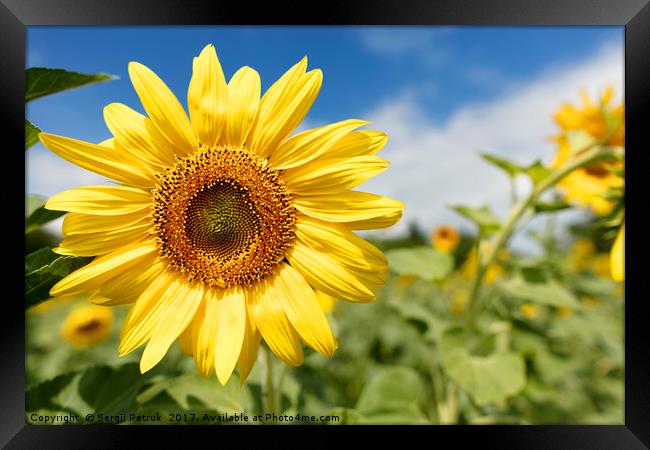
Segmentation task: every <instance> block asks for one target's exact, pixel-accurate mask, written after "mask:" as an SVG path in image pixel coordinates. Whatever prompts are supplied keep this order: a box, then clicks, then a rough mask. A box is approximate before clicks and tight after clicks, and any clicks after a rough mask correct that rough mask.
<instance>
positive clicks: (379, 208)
mask: <svg viewBox="0 0 650 450" xmlns="http://www.w3.org/2000/svg"><path fill="white" fill-rule="evenodd" d="M294 206H295V207H296V209H298V211H300V212H302V213H304V214H307V215H308V216H311V217H316V218H318V219H322V220H327V221H329V222H352V221H360V220H368V219H373V218H375V217H379V216H384V215H386V214H394V213H396V212H399V211H401V210H402V209H404V208H405V205H404V204H403V203H402V202H399V201H397V200H393V199H392V198H388V197H382V196H381V195H375V194H370V193H367V192H357V191H343V192H337V193H336V194H326V195H310V196H299V195H297V196H295V197H294Z"/></svg>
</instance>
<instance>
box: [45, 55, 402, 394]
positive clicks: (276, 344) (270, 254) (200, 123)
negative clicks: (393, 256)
mask: <svg viewBox="0 0 650 450" xmlns="http://www.w3.org/2000/svg"><path fill="white" fill-rule="evenodd" d="M306 69H307V58H306V57H305V58H303V59H302V60H301V61H299V62H298V63H297V64H295V65H294V66H293V67H291V68H290V69H289V70H288V71H287V72H286V73H285V74H284V75H282V77H280V78H279V79H278V80H277V81H276V82H275V83H274V84H273V85H271V87H270V88H269V89H268V90H267V91H266V93H265V94H264V95H263V96H262V97H261V99H260V77H259V75H258V73H257V72H256V71H255V70H253V69H252V68H250V67H242V68H241V69H239V70H238V71H237V72H236V73H235V74H234V75H233V76H232V78H231V79H230V81H228V82H227V83H226V79H225V77H224V74H223V71H222V69H221V65H220V63H219V60H218V58H217V54H216V51H215V49H214V47H213V46H212V45H208V46H206V47H205V48H204V49H203V51H202V52H201V53H200V55H199V56H198V57H196V58H194V62H193V69H192V78H191V81H190V84H189V89H188V95H187V96H188V110H189V118H188V117H187V115H186V113H185V110H184V109H183V107H182V106H181V104H180V103H179V101H178V100H177V99H176V97H175V96H174V94H173V93H172V92H171V91H170V90H169V88H168V87H167V86H166V85H165V84H164V83H163V81H161V80H160V78H158V76H157V75H156V74H155V73H154V72H152V71H151V70H150V69H148V68H147V67H145V66H144V65H142V64H139V63H137V62H131V63H129V66H128V72H129V76H130V79H131V82H132V84H133V87H134V88H135V91H136V93H137V94H138V96H139V98H140V101H141V103H142V106H143V107H144V110H145V111H146V113H147V115H148V117H146V116H144V115H141V114H139V113H138V112H136V111H134V110H133V109H131V108H129V107H127V106H125V105H122V104H116V103H113V104H110V105H108V106H106V108H105V109H104V118H105V121H106V124H107V126H108V128H109V129H110V131H111V133H112V134H113V138H111V139H108V140H106V141H104V142H102V143H100V144H92V143H87V142H82V141H78V140H75V139H71V138H67V137H62V136H55V135H52V134H45V133H41V135H40V139H41V141H42V142H43V144H44V145H45V146H46V147H47V148H49V149H50V150H52V151H53V152H55V153H56V154H58V155H59V156H61V157H63V158H65V159H67V160H69V161H71V162H73V163H75V164H77V165H79V166H81V167H83V168H86V169H89V170H92V171H94V172H96V173H98V174H101V175H104V176H107V177H110V178H112V179H114V180H116V181H117V182H118V185H115V186H106V185H103V186H90V187H80V188H75V189H71V190H68V191H65V192H62V193H60V194H57V195H55V196H53V197H52V198H50V200H49V201H48V202H47V204H46V208H48V209H52V210H59V211H67V212H69V214H67V215H66V217H65V220H64V223H63V236H64V239H63V241H62V242H61V244H60V246H59V247H58V248H56V249H55V251H56V252H57V253H59V254H62V255H75V256H96V258H95V259H94V260H93V261H92V262H91V263H90V264H88V265H86V266H84V267H83V268H81V269H79V270H77V271H75V272H73V273H71V274H70V275H68V276H67V277H65V278H64V279H63V280H61V281H60V282H59V283H57V284H56V285H55V286H54V287H53V288H52V290H51V292H50V293H51V295H53V296H61V295H68V294H74V293H77V292H82V291H86V292H91V293H92V297H91V298H92V300H93V301H94V302H95V303H98V304H102V305H116V304H127V303H133V306H132V307H131V309H130V311H129V313H128V315H127V317H126V319H125V321H124V324H123V327H122V330H121V335H120V346H119V353H120V354H121V355H125V354H127V353H130V352H132V351H133V350H135V349H136V348H138V347H140V346H141V345H143V344H145V343H146V347H145V348H144V352H143V354H142V357H141V361H140V370H141V371H142V372H143V373H144V372H146V371H148V370H149V369H151V368H152V367H153V366H155V365H156V364H157V363H158V362H159V361H160V360H161V359H162V358H163V356H164V355H165V354H166V352H167V350H168V349H169V347H170V346H171V345H172V343H173V342H174V341H175V340H176V339H177V338H179V341H180V347H181V350H182V351H183V352H184V353H186V354H188V355H192V356H193V357H194V360H195V362H196V367H197V369H198V370H199V371H200V372H201V373H202V374H203V375H205V376H209V375H211V374H212V373H215V372H216V375H217V378H218V380H219V381H220V382H221V383H222V384H225V383H226V382H227V381H228V379H229V377H230V375H231V374H232V372H233V370H234V368H235V366H237V365H238V367H239V375H240V379H241V380H242V382H243V381H244V380H245V379H246V377H247V376H248V374H249V373H250V371H251V369H252V367H253V364H254V362H255V359H256V354H257V350H258V347H259V345H260V340H261V338H263V339H264V341H265V342H266V344H267V345H268V347H269V348H270V349H271V350H272V351H273V352H274V353H275V354H276V355H277V356H278V357H279V358H280V359H281V360H283V361H284V362H285V363H287V364H289V365H294V366H295V365H299V364H301V363H302V361H303V350H302V344H301V339H302V341H304V342H305V343H306V344H307V345H308V346H310V347H311V348H313V349H314V350H316V351H318V352H319V353H321V354H323V355H326V356H331V355H332V354H333V353H334V351H335V350H336V348H337V346H338V344H337V341H336V339H335V337H334V336H333V334H332V332H331V330H330V326H329V324H328V321H327V318H326V315H325V313H324V312H323V310H322V308H321V306H320V303H319V300H318V297H317V294H316V292H317V291H318V292H322V293H324V294H327V295H330V296H333V297H336V298H339V299H345V300H348V301H352V302H370V301H372V300H374V299H375V294H374V291H375V290H376V289H378V288H379V287H380V286H382V284H383V282H384V278H385V274H386V268H387V264H386V259H385V257H384V255H383V253H382V252H381V251H379V250H378V249H377V248H376V247H374V246H372V245H371V244H369V243H368V242H366V241H365V240H363V239H362V238H360V237H358V236H357V235H356V234H355V233H354V231H355V230H365V229H373V228H383V227H387V226H390V225H392V224H394V223H396V222H397V221H398V220H399V219H400V217H401V211H402V209H403V208H404V205H403V204H402V203H400V202H399V201H396V200H393V199H390V198H386V197H382V196H379V195H375V194H371V193H366V192H359V191H355V190H351V189H352V188H355V187H356V186H358V185H359V184H360V183H362V182H364V181H366V180H368V179H369V178H371V177H373V176H375V175H377V174H379V173H381V172H383V171H384V170H385V169H386V167H387V165H388V163H387V161H385V160H384V159H382V158H379V157H377V156H375V153H376V152H377V151H379V150H380V149H381V148H382V147H383V146H384V144H385V143H386V140H387V136H386V135H385V134H384V133H381V132H378V131H367V130H357V129H358V128H359V127H362V126H364V125H366V124H367V123H368V122H365V121H362V120H344V121H341V122H336V123H333V124H330V125H325V126H322V127H319V128H315V129H311V130H307V131H303V132H301V133H298V134H295V135H293V136H290V134H291V133H292V131H293V130H295V128H296V127H297V126H298V125H299V124H300V122H301V121H302V119H303V118H304V117H305V115H306V114H307V111H308V110H309V108H310V107H311V105H312V103H313V102H314V100H315V98H316V96H317V94H318V92H319V90H320V87H321V82H322V72H321V71H320V70H318V69H316V70H310V71H307V70H306Z"/></svg>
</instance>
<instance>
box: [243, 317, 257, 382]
mask: <svg viewBox="0 0 650 450" xmlns="http://www.w3.org/2000/svg"><path fill="white" fill-rule="evenodd" d="M261 338H262V336H261V335H260V332H259V330H257V328H255V324H254V323H253V320H252V318H251V317H250V315H249V314H248V313H247V314H246V328H245V330H244V341H243V342H242V346H241V353H240V354H239V359H238V360H237V366H238V367H239V382H240V384H241V385H243V384H244V382H245V381H246V378H248V375H250V373H251V370H253V366H254V365H255V361H256V360H257V351H258V349H259V348H260V340H261Z"/></svg>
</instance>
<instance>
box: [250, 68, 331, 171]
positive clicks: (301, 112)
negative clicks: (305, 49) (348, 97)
mask: <svg viewBox="0 0 650 450" xmlns="http://www.w3.org/2000/svg"><path fill="white" fill-rule="evenodd" d="M303 61H304V64H303ZM303 61H301V62H300V63H298V64H296V65H295V66H294V67H292V68H291V69H289V71H288V72H287V73H286V74H285V75H283V76H282V77H281V78H280V79H279V80H278V81H277V82H276V83H274V84H273V85H272V86H271V87H270V88H269V90H268V91H267V92H266V94H264V97H262V100H261V102H260V109H259V114H258V118H257V122H256V124H255V126H254V127H253V130H252V131H251V133H250V135H249V139H248V141H247V146H248V147H249V148H250V149H251V150H253V151H254V152H256V153H257V154H259V155H260V156H261V157H263V158H266V157H268V156H269V155H270V154H271V153H272V152H273V150H274V149H275V148H276V147H277V146H278V144H279V143H280V142H281V141H282V140H283V139H285V138H286V137H287V136H288V135H289V134H290V133H291V132H292V131H293V130H294V129H295V128H296V127H297V126H298V124H299V123H300V122H302V119H303V118H304V117H305V115H306V114H307V111H309V108H310V107H311V105H312V103H314V100H315V99H316V96H317V95H318V91H319V90H320V87H321V84H322V82H323V74H322V72H321V71H320V70H312V71H310V72H307V73H304V69H305V67H306V65H307V60H306V58H305V59H304V60H303Z"/></svg>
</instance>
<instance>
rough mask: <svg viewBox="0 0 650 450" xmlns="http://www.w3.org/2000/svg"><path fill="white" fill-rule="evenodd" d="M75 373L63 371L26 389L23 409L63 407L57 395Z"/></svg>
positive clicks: (55, 408)
mask: <svg viewBox="0 0 650 450" xmlns="http://www.w3.org/2000/svg"><path fill="white" fill-rule="evenodd" d="M76 375H77V373H76V372H70V373H64V374H62V375H59V376H57V377H56V378H53V379H51V380H47V381H44V382H42V383H40V384H38V385H36V386H34V387H32V388H30V389H28V390H27V392H25V411H27V412H30V411H38V410H43V409H48V410H54V411H58V410H62V409H64V405H62V404H61V401H60V399H59V398H58V396H59V394H60V393H61V392H62V391H63V390H64V389H65V387H66V386H68V385H69V384H70V383H71V382H72V380H73V379H74V378H75V376H76Z"/></svg>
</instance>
